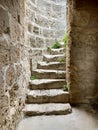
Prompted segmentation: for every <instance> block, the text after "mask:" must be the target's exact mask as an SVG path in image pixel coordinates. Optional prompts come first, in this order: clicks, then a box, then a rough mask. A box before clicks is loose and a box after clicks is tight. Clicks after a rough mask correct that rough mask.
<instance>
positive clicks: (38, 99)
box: [26, 89, 69, 104]
mask: <svg viewBox="0 0 98 130" xmlns="http://www.w3.org/2000/svg"><path fill="white" fill-rule="evenodd" d="M66 102H69V93H68V92H65V91H63V90H62V89H50V90H30V92H29V93H28V94H27V97H26V103H27V104H28V103H29V104H30V103H66Z"/></svg>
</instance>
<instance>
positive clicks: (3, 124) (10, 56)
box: [0, 0, 30, 130]
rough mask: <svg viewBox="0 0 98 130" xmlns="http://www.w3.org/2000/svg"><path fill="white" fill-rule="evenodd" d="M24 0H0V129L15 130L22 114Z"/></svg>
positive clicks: (25, 80) (25, 55)
mask: <svg viewBox="0 0 98 130" xmlns="http://www.w3.org/2000/svg"><path fill="white" fill-rule="evenodd" d="M25 33H26V31H25V4H24V0H20V1H19V0H0V130H15V127H16V123H17V122H18V120H19V118H20V117H21V115H22V108H23V106H24V103H25V92H26V88H27V86H28V81H29V75H30V66H29V58H28V56H29V54H28V50H29V48H28V46H27V44H26V41H25V40H26V37H25Z"/></svg>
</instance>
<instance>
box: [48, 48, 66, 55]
mask: <svg viewBox="0 0 98 130" xmlns="http://www.w3.org/2000/svg"><path fill="white" fill-rule="evenodd" d="M47 52H48V54H50V55H59V54H64V53H65V48H58V49H52V48H51V49H49V50H47Z"/></svg>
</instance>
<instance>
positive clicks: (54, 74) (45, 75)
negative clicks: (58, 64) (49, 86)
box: [32, 69, 65, 79]
mask: <svg viewBox="0 0 98 130" xmlns="http://www.w3.org/2000/svg"><path fill="white" fill-rule="evenodd" d="M32 75H33V76H35V78H36V79H65V71H63V70H46V69H36V70H34V71H32Z"/></svg>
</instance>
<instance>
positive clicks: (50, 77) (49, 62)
mask: <svg viewBox="0 0 98 130" xmlns="http://www.w3.org/2000/svg"><path fill="white" fill-rule="evenodd" d="M63 53H64V49H63V48H60V49H51V50H50V51H49V52H48V54H47V55H44V57H43V62H38V66H37V69H36V70H34V71H32V75H33V76H35V77H36V79H34V80H30V84H29V89H28V93H27V97H26V105H25V108H24V110H23V111H24V114H25V115H26V116H37V115H63V114H64V115H65V114H68V113H71V111H72V109H71V106H70V104H69V92H67V91H64V90H63V86H64V85H65V84H66V81H65V56H64V54H63Z"/></svg>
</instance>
